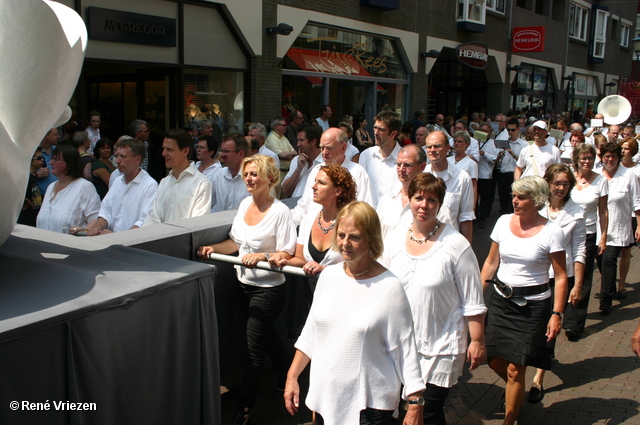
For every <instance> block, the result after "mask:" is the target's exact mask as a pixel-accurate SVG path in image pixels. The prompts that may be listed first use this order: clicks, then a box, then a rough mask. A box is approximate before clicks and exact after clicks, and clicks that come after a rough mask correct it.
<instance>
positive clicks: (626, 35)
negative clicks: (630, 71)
mask: <svg viewBox="0 0 640 425" xmlns="http://www.w3.org/2000/svg"><path fill="white" fill-rule="evenodd" d="M625 30H626V31H625ZM630 35H631V24H630V23H627V22H624V21H622V20H620V46H622V47H629V40H630V39H631V37H630Z"/></svg>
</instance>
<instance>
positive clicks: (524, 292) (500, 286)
mask: <svg viewBox="0 0 640 425" xmlns="http://www.w3.org/2000/svg"><path fill="white" fill-rule="evenodd" d="M487 283H492V284H493V286H495V288H496V289H497V290H498V291H499V292H500V293H501V294H502V295H503V296H504V297H505V298H521V297H526V296H530V295H538V294H542V293H543V292H547V291H548V290H549V283H543V284H540V285H535V286H525V287H519V288H514V287H513V286H509V285H507V284H506V283H503V282H500V280H498V278H496V279H494V280H487Z"/></svg>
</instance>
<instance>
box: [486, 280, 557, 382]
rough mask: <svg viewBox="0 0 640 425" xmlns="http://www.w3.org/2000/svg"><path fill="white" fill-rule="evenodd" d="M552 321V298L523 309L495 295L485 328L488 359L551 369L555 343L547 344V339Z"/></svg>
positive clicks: (535, 302) (492, 297)
mask: <svg viewBox="0 0 640 425" xmlns="http://www.w3.org/2000/svg"><path fill="white" fill-rule="evenodd" d="M550 318H551V299H546V300H541V301H527V305H525V306H522V307H520V306H518V305H516V304H515V303H513V302H511V301H509V300H508V299H506V298H504V297H503V296H501V295H499V294H497V293H496V292H493V293H492V294H491V306H490V307H489V311H488V313H487V326H486V329H485V342H486V347H487V356H488V357H499V358H501V359H504V360H507V361H508V362H510V363H513V364H519V365H524V366H534V367H537V368H539V369H545V370H551V359H552V358H553V349H554V347H555V340H553V341H551V342H547V337H546V336H545V333H547V324H548V323H549V319H550Z"/></svg>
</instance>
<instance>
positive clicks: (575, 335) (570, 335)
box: [564, 329, 580, 342]
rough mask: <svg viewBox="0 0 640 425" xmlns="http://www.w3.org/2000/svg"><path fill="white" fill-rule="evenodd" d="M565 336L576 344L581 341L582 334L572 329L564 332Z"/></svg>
mask: <svg viewBox="0 0 640 425" xmlns="http://www.w3.org/2000/svg"><path fill="white" fill-rule="evenodd" d="M564 334H565V335H566V336H567V339H568V340H569V341H571V342H576V341H577V340H579V339H580V334H579V333H578V332H576V331H573V330H571V329H567V330H565V331H564Z"/></svg>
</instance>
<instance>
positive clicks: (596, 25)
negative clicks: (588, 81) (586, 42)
mask: <svg viewBox="0 0 640 425" xmlns="http://www.w3.org/2000/svg"><path fill="white" fill-rule="evenodd" d="M595 12H596V16H595V17H594V19H593V49H592V50H591V56H593V57H594V58H597V59H604V54H605V50H606V46H607V23H608V21H609V19H608V18H609V12H608V11H606V10H603V9H596V10H595ZM599 48H601V49H602V51H601V52H600V53H597V52H598V50H599Z"/></svg>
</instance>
